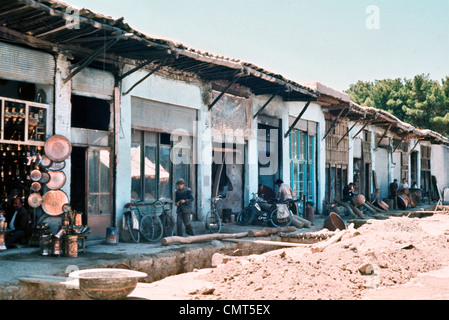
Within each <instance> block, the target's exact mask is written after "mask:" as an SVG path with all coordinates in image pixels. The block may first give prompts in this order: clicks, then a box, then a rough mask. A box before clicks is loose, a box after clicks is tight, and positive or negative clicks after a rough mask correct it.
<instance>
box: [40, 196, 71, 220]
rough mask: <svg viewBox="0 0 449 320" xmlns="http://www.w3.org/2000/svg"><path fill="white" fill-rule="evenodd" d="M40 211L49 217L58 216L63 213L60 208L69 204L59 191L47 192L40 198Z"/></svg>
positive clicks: (67, 199)
mask: <svg viewBox="0 0 449 320" xmlns="http://www.w3.org/2000/svg"><path fill="white" fill-rule="evenodd" d="M42 200H43V202H42V209H43V210H44V212H45V213H46V214H48V215H50V216H59V215H61V214H62V213H63V211H62V206H63V205H64V204H66V203H68V202H69V198H68V197H67V195H66V194H65V192H63V191H60V190H56V191H54V190H52V191H48V192H47V193H46V194H45V195H44V197H43V198H42Z"/></svg>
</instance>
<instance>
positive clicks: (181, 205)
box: [175, 179, 194, 236]
mask: <svg viewBox="0 0 449 320" xmlns="http://www.w3.org/2000/svg"><path fill="white" fill-rule="evenodd" d="M176 184H177V186H178V189H177V190H176V193H175V202H176V206H177V207H178V209H177V211H176V213H177V221H176V227H177V233H178V236H182V235H183V232H182V224H183V223H184V226H185V228H186V233H187V234H188V235H189V236H193V235H194V234H193V229H192V226H191V224H190V214H191V213H192V203H193V200H194V198H193V192H192V190H191V189H190V188H186V187H185V181H184V179H179V180H178V182H176Z"/></svg>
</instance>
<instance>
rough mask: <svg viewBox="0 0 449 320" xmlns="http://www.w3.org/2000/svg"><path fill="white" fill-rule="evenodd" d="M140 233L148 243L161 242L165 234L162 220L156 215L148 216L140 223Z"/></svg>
mask: <svg viewBox="0 0 449 320" xmlns="http://www.w3.org/2000/svg"><path fill="white" fill-rule="evenodd" d="M140 232H141V233H142V235H143V236H144V237H145V239H147V240H148V241H151V242H152V241H159V240H161V238H162V234H163V227H162V222H161V219H159V217H157V216H154V215H150V214H148V215H146V216H145V217H143V218H142V221H140Z"/></svg>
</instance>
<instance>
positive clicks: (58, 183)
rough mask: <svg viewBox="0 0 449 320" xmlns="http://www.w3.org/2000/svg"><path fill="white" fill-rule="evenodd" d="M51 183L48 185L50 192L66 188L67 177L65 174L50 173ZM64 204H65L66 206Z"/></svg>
mask: <svg viewBox="0 0 449 320" xmlns="http://www.w3.org/2000/svg"><path fill="white" fill-rule="evenodd" d="M48 174H49V175H50V181H49V182H48V183H47V188H48V189H50V190H59V189H61V188H62V187H64V185H65V183H66V175H65V173H64V172H62V171H61V172H49V173H48ZM65 203H67V202H65ZM65 203H63V204H65Z"/></svg>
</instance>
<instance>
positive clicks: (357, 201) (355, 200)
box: [352, 194, 366, 207]
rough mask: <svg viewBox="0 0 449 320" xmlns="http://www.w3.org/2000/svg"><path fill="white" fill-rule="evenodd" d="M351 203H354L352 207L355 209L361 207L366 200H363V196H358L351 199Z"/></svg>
mask: <svg viewBox="0 0 449 320" xmlns="http://www.w3.org/2000/svg"><path fill="white" fill-rule="evenodd" d="M352 202H353V203H354V205H355V206H356V207H358V206H361V205H362V204H364V203H365V202H366V198H365V196H364V195H362V194H361V195H358V196H356V197H354V198H353V199H352Z"/></svg>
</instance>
